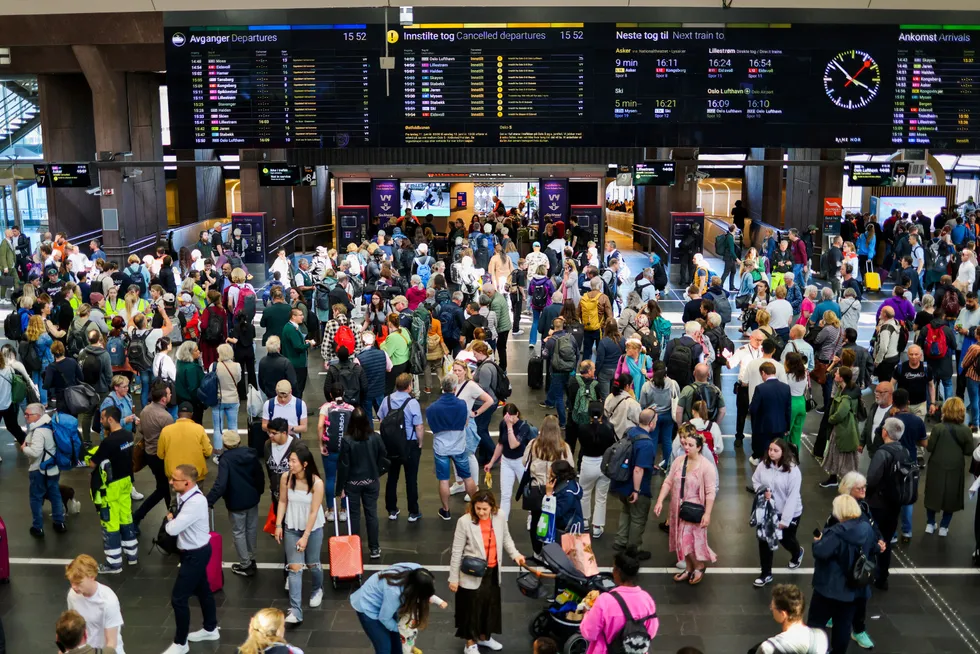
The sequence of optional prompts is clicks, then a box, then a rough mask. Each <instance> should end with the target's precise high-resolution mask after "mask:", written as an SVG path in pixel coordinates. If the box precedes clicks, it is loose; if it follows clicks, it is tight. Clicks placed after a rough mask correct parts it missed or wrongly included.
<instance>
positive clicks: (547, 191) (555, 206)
mask: <svg viewBox="0 0 980 654" xmlns="http://www.w3.org/2000/svg"><path fill="white" fill-rule="evenodd" d="M540 201H541V209H540V212H539V213H538V217H539V221H538V230H539V231H541V232H543V231H544V224H545V221H547V220H548V219H549V218H550V219H551V222H558V221H562V222H566V223H567V222H568V221H567V218H568V180H567V179H542V180H541V192H540Z"/></svg>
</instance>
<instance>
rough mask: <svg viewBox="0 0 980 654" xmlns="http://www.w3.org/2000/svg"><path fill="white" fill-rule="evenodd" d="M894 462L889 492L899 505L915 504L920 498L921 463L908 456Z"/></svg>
mask: <svg viewBox="0 0 980 654" xmlns="http://www.w3.org/2000/svg"><path fill="white" fill-rule="evenodd" d="M903 458H904V459H905V460H904V461H899V460H898V459H896V460H894V461H893V462H892V469H891V486H890V488H889V489H888V491H887V492H889V494H890V495H891V498H890V499H892V500H893V501H894V502H895V503H896V504H897V505H898V506H906V505H908V504H915V502H916V500H918V499H919V463H918V461H916V460H915V459H912V458H910V457H908V456H906V457H903Z"/></svg>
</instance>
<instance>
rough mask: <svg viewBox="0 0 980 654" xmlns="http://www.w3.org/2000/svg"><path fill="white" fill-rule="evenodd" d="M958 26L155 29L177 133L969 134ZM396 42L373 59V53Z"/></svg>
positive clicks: (506, 141)
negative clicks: (160, 37) (384, 66)
mask: <svg viewBox="0 0 980 654" xmlns="http://www.w3.org/2000/svg"><path fill="white" fill-rule="evenodd" d="M974 38H980V32H977V31H975V30H972V29H969V26H955V25H947V26H921V25H920V26H897V25H891V26H889V25H849V24H838V25H808V24H793V25H789V24H786V25H775V24H772V25H758V24H752V25H734V24H733V25H728V26H723V25H722V26H717V27H685V26H679V25H678V26H669V25H668V26H663V25H659V26H648V25H645V24H642V23H619V24H617V23H597V24H594V23H586V24H580V23H562V24H558V23H541V24H515V23H500V24H482V25H476V24H472V25H471V24H458V25H450V24H445V25H442V24H437V25H413V26H409V27H394V28H392V29H391V30H390V31H389V32H388V33H387V34H386V33H385V31H384V27H383V26H381V25H376V24H375V25H293V26H289V25H271V26H268V25H266V26H261V25H260V26H237V27H207V28H193V27H188V28H169V29H168V30H167V32H166V43H167V81H168V86H169V97H170V105H171V106H170V109H171V123H172V134H173V144H174V147H178V148H190V147H198V148H208V147H229V146H231V147H378V146H383V147H387V146H390V147H397V146H412V145H424V146H437V147H438V146H460V145H476V146H527V145H555V146H561V145H579V146H620V147H629V146H648V147H654V146H685V145H689V146H699V145H713V146H730V147H748V146H752V147H761V146H782V147H791V146H793V147H834V146H837V147H867V148H888V147H896V146H897V147H903V146H912V147H916V146H918V147H923V146H928V147H932V148H944V149H961V150H966V149H971V148H977V147H980V113H978V112H980V86H978V84H980V63H978V61H977V59H976V44H975V42H974V41H973V39H974ZM386 39H387V42H388V55H389V56H391V57H393V58H394V69H392V70H391V71H382V70H381V66H380V58H381V57H382V56H383V55H384V54H385V40H386Z"/></svg>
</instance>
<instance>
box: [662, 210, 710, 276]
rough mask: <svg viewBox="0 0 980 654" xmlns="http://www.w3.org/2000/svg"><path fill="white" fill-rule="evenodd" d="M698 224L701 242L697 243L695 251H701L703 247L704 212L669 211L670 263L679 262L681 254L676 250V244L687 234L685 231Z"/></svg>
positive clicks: (678, 244)
mask: <svg viewBox="0 0 980 654" xmlns="http://www.w3.org/2000/svg"><path fill="white" fill-rule="evenodd" d="M694 225H698V226H699V227H700V228H701V242H700V243H699V244H698V247H697V251H699V252H700V251H702V250H703V249H704V212H703V211H691V212H680V211H671V212H670V263H671V264H678V265H679V264H680V263H681V254H680V252H679V251H678V246H680V244H681V239H683V238H684V237H685V236H687V233H688V232H689V231H691V227H692V226H694Z"/></svg>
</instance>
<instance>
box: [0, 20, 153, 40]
mask: <svg viewBox="0 0 980 654" xmlns="http://www.w3.org/2000/svg"><path fill="white" fill-rule="evenodd" d="M162 43H163V14H162V13H159V12H134V13H118V14H54V15H52V14H44V15H34V16H4V17H3V20H2V21H0V45H3V46H5V47H13V46H42V45H49V46H60V45H64V44H74V45H122V44H162Z"/></svg>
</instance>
